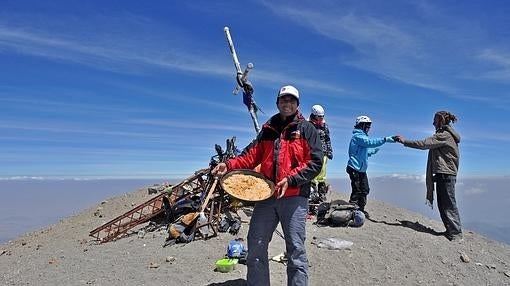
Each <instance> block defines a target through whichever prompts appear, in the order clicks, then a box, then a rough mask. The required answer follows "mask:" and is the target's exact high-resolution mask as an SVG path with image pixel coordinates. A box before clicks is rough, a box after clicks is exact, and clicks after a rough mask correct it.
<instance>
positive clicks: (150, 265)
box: [149, 262, 159, 268]
mask: <svg viewBox="0 0 510 286" xmlns="http://www.w3.org/2000/svg"><path fill="white" fill-rule="evenodd" d="M149 268H159V263H156V262H151V263H150V264H149Z"/></svg>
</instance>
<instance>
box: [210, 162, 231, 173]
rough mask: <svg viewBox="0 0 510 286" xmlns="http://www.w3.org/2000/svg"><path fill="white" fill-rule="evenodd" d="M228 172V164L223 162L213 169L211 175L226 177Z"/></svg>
mask: <svg viewBox="0 0 510 286" xmlns="http://www.w3.org/2000/svg"><path fill="white" fill-rule="evenodd" d="M227 171H228V170H227V164H225V163H223V162H221V163H219V164H218V165H216V167H214V169H212V171H211V174H213V175H218V176H223V175H225V173H227Z"/></svg>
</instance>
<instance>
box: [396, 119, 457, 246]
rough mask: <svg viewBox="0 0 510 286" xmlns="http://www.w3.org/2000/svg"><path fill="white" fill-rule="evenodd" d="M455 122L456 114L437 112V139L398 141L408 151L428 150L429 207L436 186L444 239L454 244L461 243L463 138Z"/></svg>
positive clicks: (434, 123) (435, 124) (435, 125)
mask: <svg viewBox="0 0 510 286" xmlns="http://www.w3.org/2000/svg"><path fill="white" fill-rule="evenodd" d="M456 121H457V117H456V116H455V115H454V114H452V113H450V112H448V111H438V112H436V114H435V115H434V122H433V125H434V127H435V128H436V132H435V133H434V135H432V136H430V137H428V138H426V139H423V140H406V139H404V137H402V136H396V140H397V141H398V142H400V143H402V144H403V145H404V146H406V147H410V148H415V149H422V150H426V149H428V150H429V154H428V159H427V172H426V185H427V204H429V205H430V206H431V207H432V203H433V201H434V182H435V183H436V190H437V205H438V209H439V214H440V215H441V220H442V221H443V224H444V226H445V228H446V231H445V236H446V238H448V239H449V240H452V241H453V240H462V227H461V222H460V215H459V210H458V208H457V203H456V201H455V183H456V180H457V171H458V169H459V142H460V135H459V134H458V133H457V132H455V130H454V129H453V128H452V127H451V126H450V123H454V122H456Z"/></svg>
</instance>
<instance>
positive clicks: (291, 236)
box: [246, 196, 308, 286]
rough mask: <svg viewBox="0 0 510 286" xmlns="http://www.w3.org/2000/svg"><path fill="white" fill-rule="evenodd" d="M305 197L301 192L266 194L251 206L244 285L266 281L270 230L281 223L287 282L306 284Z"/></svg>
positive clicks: (259, 285) (263, 285)
mask: <svg viewBox="0 0 510 286" xmlns="http://www.w3.org/2000/svg"><path fill="white" fill-rule="evenodd" d="M307 214H308V199H307V198H305V197H301V196H295V197H288V198H282V199H279V200H277V199H275V198H274V197H272V198H269V199H267V200H265V201H262V202H259V203H257V204H256V205H255V208H254V209H253V215H252V217H251V221H250V229H249V231H248V257H247V261H246V264H247V266H248V275H247V280H248V285H257V286H268V285H270V273H269V258H268V251H267V249H268V246H269V242H270V241H271V238H272V236H273V232H274V231H275V229H276V227H277V226H278V222H280V224H281V225H282V230H283V235H284V236H285V246H286V251H287V258H288V264H287V285H295V286H297V285H300V286H301V285H303V286H305V285H308V259H307V257H306V249H305V224H306V216H307Z"/></svg>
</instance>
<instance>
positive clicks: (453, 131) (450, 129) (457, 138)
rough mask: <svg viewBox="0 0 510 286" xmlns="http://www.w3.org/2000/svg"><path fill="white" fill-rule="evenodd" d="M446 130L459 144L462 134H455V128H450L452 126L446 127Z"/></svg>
mask: <svg viewBox="0 0 510 286" xmlns="http://www.w3.org/2000/svg"><path fill="white" fill-rule="evenodd" d="M443 128H444V130H446V131H447V132H448V133H450V134H452V136H453V140H455V142H456V143H457V144H458V143H460V134H459V133H457V132H455V130H453V128H452V127H451V126H450V125H446V126H445V127H443Z"/></svg>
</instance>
